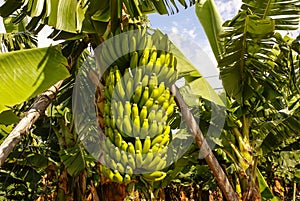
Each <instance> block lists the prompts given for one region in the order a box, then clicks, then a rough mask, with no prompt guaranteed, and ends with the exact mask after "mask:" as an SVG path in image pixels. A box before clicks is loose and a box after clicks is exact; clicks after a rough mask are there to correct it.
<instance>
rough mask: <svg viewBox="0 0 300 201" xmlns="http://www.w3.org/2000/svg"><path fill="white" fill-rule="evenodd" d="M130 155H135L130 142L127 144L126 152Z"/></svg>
mask: <svg viewBox="0 0 300 201" xmlns="http://www.w3.org/2000/svg"><path fill="white" fill-rule="evenodd" d="M127 151H128V152H129V153H130V154H135V148H134V146H133V144H132V143H131V142H128V150H127Z"/></svg>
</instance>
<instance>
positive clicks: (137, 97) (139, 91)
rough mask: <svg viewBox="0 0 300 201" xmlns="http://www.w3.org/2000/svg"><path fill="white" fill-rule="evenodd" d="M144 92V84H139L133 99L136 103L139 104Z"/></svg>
mask: <svg viewBox="0 0 300 201" xmlns="http://www.w3.org/2000/svg"><path fill="white" fill-rule="evenodd" d="M142 92H143V84H142V82H139V83H138V85H137V86H136V89H135V92H134V94H133V97H132V99H133V102H134V103H139V101H140V98H141V96H142Z"/></svg>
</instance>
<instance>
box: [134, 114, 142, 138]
mask: <svg viewBox="0 0 300 201" xmlns="http://www.w3.org/2000/svg"><path fill="white" fill-rule="evenodd" d="M140 129H141V124H140V117H139V116H136V117H134V119H133V131H132V137H138V136H139V134H140Z"/></svg>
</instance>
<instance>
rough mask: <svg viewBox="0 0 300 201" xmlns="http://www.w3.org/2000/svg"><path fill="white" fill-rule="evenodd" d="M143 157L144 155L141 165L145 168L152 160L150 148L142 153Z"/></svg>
mask: <svg viewBox="0 0 300 201" xmlns="http://www.w3.org/2000/svg"><path fill="white" fill-rule="evenodd" d="M144 155H145V157H144V160H143V164H142V167H143V168H145V169H147V168H148V167H147V166H148V165H149V164H150V163H151V161H152V160H153V151H152V149H149V150H148V153H147V154H144Z"/></svg>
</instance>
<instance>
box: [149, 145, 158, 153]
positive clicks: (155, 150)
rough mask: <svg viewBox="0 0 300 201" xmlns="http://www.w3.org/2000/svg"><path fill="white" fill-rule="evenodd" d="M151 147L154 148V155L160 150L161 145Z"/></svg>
mask: <svg viewBox="0 0 300 201" xmlns="http://www.w3.org/2000/svg"><path fill="white" fill-rule="evenodd" d="M151 146H152V147H151V149H152V151H153V153H156V152H158V151H159V150H160V146H159V143H156V144H154V145H151Z"/></svg>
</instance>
